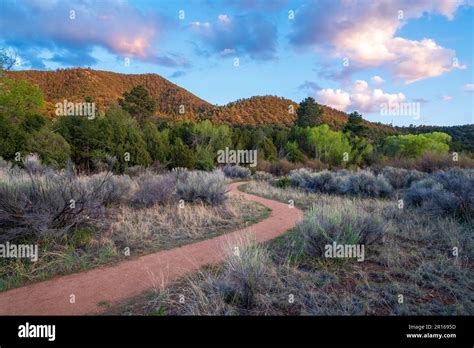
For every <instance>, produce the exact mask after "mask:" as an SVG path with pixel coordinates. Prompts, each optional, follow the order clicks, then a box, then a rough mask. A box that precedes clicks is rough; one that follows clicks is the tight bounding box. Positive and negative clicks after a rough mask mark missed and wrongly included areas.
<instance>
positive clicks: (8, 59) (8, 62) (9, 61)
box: [0, 48, 16, 78]
mask: <svg viewBox="0 0 474 348" xmlns="http://www.w3.org/2000/svg"><path fill="white" fill-rule="evenodd" d="M15 63H16V57H15V55H14V54H13V53H12V52H11V51H9V50H7V49H5V48H2V49H0V78H1V77H2V75H3V74H2V72H3V71H6V70H10V69H11V68H12V67H13V65H15Z"/></svg>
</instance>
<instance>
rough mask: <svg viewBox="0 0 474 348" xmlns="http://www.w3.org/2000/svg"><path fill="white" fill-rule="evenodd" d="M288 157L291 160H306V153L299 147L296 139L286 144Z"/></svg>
mask: <svg viewBox="0 0 474 348" xmlns="http://www.w3.org/2000/svg"><path fill="white" fill-rule="evenodd" d="M285 154H286V158H287V159H288V161H290V162H304V154H303V152H302V151H301V150H300V149H299V148H298V144H297V143H296V141H289V142H287V143H286V145H285Z"/></svg>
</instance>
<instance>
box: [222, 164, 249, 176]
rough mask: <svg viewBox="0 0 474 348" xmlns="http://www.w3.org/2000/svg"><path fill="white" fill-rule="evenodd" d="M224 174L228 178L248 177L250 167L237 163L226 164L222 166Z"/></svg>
mask: <svg viewBox="0 0 474 348" xmlns="http://www.w3.org/2000/svg"><path fill="white" fill-rule="evenodd" d="M222 171H223V172H224V174H225V176H227V177H229V178H248V177H249V176H250V174H251V173H250V169H248V168H245V167H242V166H239V165H234V166H230V165H226V166H224V167H223V168H222Z"/></svg>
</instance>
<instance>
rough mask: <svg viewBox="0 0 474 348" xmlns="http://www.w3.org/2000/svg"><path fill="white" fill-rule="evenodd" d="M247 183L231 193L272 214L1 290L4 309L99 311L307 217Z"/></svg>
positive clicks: (270, 236) (50, 312) (14, 311)
mask: <svg viewBox="0 0 474 348" xmlns="http://www.w3.org/2000/svg"><path fill="white" fill-rule="evenodd" d="M242 184H243V183H242V182H239V183H233V184H230V185H229V187H228V188H229V190H230V191H229V195H241V196H243V197H244V198H246V199H248V200H250V201H254V202H257V203H261V204H263V205H265V206H267V207H268V208H270V209H272V212H271V215H270V217H268V218H267V219H265V220H262V221H260V222H258V223H256V224H254V225H251V226H249V227H247V228H245V229H241V230H237V231H234V232H230V233H227V234H224V235H221V236H218V237H215V238H211V239H207V240H204V241H200V242H196V243H192V244H188V245H184V246H181V247H178V248H174V249H171V250H164V251H159V252H156V253H153V254H149V255H145V256H141V257H138V258H136V259H133V260H129V261H123V262H120V263H118V264H117V265H114V266H104V267H99V268H95V269H92V270H89V271H85V272H79V273H74V274H70V275H65V276H59V277H56V278H53V279H51V280H47V281H43V282H40V283H36V284H32V285H28V286H24V287H21V288H18V289H12V290H8V291H5V292H2V293H0V315H85V314H98V313H101V312H103V311H105V310H107V308H106V307H105V306H100V305H99V303H100V302H102V303H105V302H104V301H107V303H110V304H114V303H118V302H121V301H123V300H126V299H127V298H131V297H134V296H137V295H139V294H141V293H143V292H145V291H147V290H151V289H154V288H157V289H160V288H163V287H166V286H168V285H169V284H170V283H171V282H173V281H175V280H177V279H178V278H180V277H182V276H183V275H186V274H189V273H192V272H195V271H196V270H198V269H199V268H201V267H202V266H204V265H208V264H214V263H218V262H220V261H222V260H223V259H224V258H225V257H226V255H228V253H229V252H230V250H231V247H232V246H233V245H241V243H242V241H245V240H248V239H249V238H248V236H249V235H250V236H251V237H252V239H254V240H255V239H256V241H257V242H259V243H260V242H264V241H267V240H270V239H273V238H275V237H277V236H279V235H281V234H283V233H284V232H285V231H287V230H288V229H290V228H292V227H294V226H295V224H296V222H297V221H298V220H300V219H302V217H303V213H302V212H301V211H300V210H299V209H297V208H292V209H290V208H289V207H288V205H287V204H283V203H280V202H276V201H273V200H269V199H265V198H261V197H258V196H254V195H251V194H247V193H243V192H240V191H238V189H237V187H238V186H240V185H242ZM71 294H74V295H75V303H73V304H71V303H70V302H69V300H70V295H71Z"/></svg>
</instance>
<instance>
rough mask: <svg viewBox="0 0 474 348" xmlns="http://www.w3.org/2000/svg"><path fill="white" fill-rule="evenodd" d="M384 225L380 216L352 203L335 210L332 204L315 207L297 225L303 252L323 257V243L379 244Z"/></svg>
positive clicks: (384, 232)
mask: <svg viewBox="0 0 474 348" xmlns="http://www.w3.org/2000/svg"><path fill="white" fill-rule="evenodd" d="M387 228H388V227H387V223H386V222H385V221H384V220H383V218H382V217H381V216H380V215H375V214H374V213H371V214H369V213H368V212H366V211H364V209H361V208H358V207H357V206H355V205H353V204H347V205H345V206H343V207H340V209H338V210H336V211H334V210H333V207H330V208H329V209H328V207H327V206H326V207H324V206H323V207H317V206H314V207H313V208H312V209H310V210H309V211H308V212H307V214H306V215H305V218H304V220H303V221H302V222H300V223H299V224H298V225H297V227H296V229H297V231H298V233H300V234H301V235H302V238H303V240H304V248H305V252H306V253H307V254H308V255H310V256H312V257H324V248H325V246H326V245H328V244H332V243H333V242H336V243H337V244H352V245H355V244H363V245H364V246H368V245H370V244H374V243H381V242H382V240H383V237H384V235H385V234H386V232H387Z"/></svg>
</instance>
